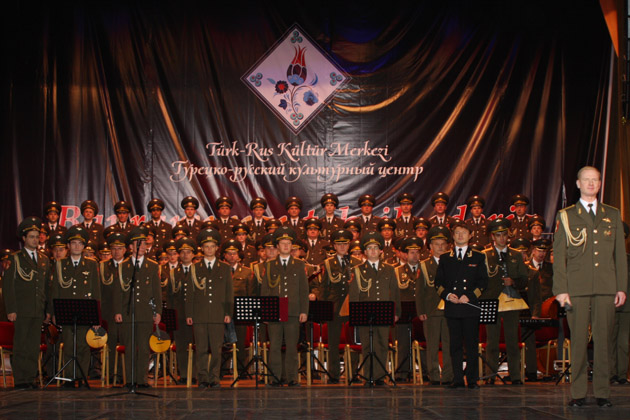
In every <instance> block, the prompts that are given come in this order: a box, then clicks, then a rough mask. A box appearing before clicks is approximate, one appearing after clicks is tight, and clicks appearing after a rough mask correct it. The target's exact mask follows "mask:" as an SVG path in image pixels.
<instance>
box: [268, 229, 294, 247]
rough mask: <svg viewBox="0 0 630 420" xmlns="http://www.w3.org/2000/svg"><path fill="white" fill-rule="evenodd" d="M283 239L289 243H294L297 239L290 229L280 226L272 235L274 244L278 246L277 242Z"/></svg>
mask: <svg viewBox="0 0 630 420" xmlns="http://www.w3.org/2000/svg"><path fill="white" fill-rule="evenodd" d="M283 239H288V240H290V241H291V242H295V240H296V239H297V235H296V234H295V231H294V230H293V229H291V228H290V227H288V226H282V227H279V228H278V229H277V230H276V231H275V232H274V233H273V241H274V244H278V242H280V241H281V240H283Z"/></svg>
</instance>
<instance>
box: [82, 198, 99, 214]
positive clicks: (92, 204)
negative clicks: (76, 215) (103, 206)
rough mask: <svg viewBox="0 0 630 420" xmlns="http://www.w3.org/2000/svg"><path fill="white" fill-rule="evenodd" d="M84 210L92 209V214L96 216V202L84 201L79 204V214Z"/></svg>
mask: <svg viewBox="0 0 630 420" xmlns="http://www.w3.org/2000/svg"><path fill="white" fill-rule="evenodd" d="M86 209H92V210H93V211H94V214H97V213H98V204H96V202H95V201H93V200H85V201H84V202H83V203H81V214H83V212H84V211H85V210H86Z"/></svg>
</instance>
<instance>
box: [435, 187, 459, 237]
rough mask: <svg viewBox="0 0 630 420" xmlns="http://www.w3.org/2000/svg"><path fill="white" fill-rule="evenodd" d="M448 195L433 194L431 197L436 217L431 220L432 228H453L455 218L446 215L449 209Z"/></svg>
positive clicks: (441, 193)
mask: <svg viewBox="0 0 630 420" xmlns="http://www.w3.org/2000/svg"><path fill="white" fill-rule="evenodd" d="M448 201H449V198H448V195H447V194H446V193H443V192H438V193H435V194H433V197H431V205H432V206H433V211H434V213H435V214H434V215H433V216H431V217H430V218H429V220H430V221H431V226H437V225H441V226H446V227H447V228H449V229H452V228H453V223H454V222H455V218H454V217H452V216H447V215H446V209H447V207H448Z"/></svg>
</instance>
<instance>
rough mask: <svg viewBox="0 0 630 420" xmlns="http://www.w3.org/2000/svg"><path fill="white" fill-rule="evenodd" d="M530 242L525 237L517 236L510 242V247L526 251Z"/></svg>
mask: <svg viewBox="0 0 630 420" xmlns="http://www.w3.org/2000/svg"><path fill="white" fill-rule="evenodd" d="M531 245H532V243H531V242H530V241H529V239H527V238H517V239H514V240H513V241H512V242H510V248H514V249H516V250H517V251H521V252H523V251H527V250H529V247H530V246H531Z"/></svg>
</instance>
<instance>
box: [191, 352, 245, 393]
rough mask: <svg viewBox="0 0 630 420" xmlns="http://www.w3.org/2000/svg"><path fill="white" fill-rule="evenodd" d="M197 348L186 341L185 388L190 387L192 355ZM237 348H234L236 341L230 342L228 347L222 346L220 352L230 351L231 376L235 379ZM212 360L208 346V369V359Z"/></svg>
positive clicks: (236, 375)
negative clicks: (186, 365)
mask: <svg viewBox="0 0 630 420" xmlns="http://www.w3.org/2000/svg"><path fill="white" fill-rule="evenodd" d="M196 350H197V347H196V346H195V345H194V344H193V343H188V367H187V369H186V387H187V388H191V387H192V375H193V372H192V369H193V357H194V353H195V351H196ZM237 351H238V350H237V348H236V343H232V344H230V346H229V348H227V349H226V348H223V349H222V354H223V353H225V352H226V353H230V357H231V358H232V364H233V365H234V366H233V369H232V372H233V375H232V376H233V378H234V379H236V378H238V367H237V365H238V358H237ZM211 360H212V353H211V352H210V348H208V369H210V361H211Z"/></svg>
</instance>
